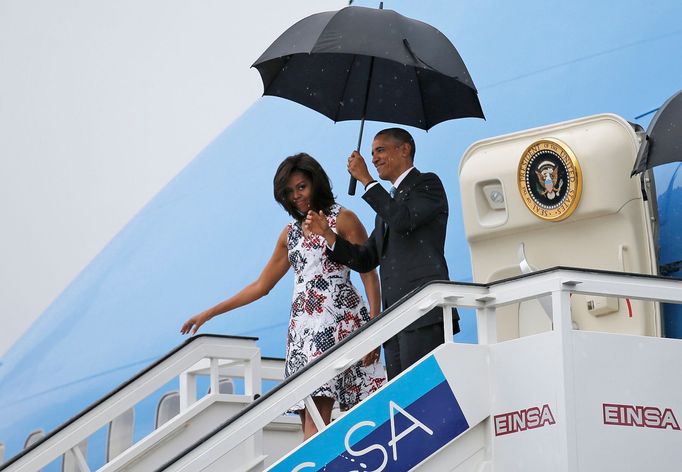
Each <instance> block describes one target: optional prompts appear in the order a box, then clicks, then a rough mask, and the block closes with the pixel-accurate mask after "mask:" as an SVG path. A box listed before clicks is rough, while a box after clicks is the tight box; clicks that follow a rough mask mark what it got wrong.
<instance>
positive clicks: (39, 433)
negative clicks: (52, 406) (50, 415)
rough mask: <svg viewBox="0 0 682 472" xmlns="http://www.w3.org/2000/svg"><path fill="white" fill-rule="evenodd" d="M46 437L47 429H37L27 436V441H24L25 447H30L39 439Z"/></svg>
mask: <svg viewBox="0 0 682 472" xmlns="http://www.w3.org/2000/svg"><path fill="white" fill-rule="evenodd" d="M44 437H45V431H43V430H42V429H38V430H36V431H33V432H32V433H31V434H29V435H28V437H27V438H26V442H25V443H24V449H28V448H29V447H31V446H33V445H34V444H35V443H37V442H38V441H40V440H41V439H43V438H44Z"/></svg>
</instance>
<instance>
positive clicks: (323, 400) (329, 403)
mask: <svg viewBox="0 0 682 472" xmlns="http://www.w3.org/2000/svg"><path fill="white" fill-rule="evenodd" d="M313 402H315V406H316V407H317V411H319V412H320V416H321V417H322V420H323V421H324V424H329V421H330V420H331V418H332V408H334V399H332V398H329V397H313ZM299 415H301V426H303V440H304V441H305V440H307V439H308V438H309V437H311V436H312V435H314V434H315V433H317V427H316V426H315V423H313V417H312V416H311V415H310V414H309V413H308V411H307V410H306V409H305V408H304V409H303V410H300V411H299Z"/></svg>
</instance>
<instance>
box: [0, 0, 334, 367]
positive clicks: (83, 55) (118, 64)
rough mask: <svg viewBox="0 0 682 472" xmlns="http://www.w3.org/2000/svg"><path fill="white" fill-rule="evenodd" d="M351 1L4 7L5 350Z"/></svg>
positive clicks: (0, 305)
mask: <svg viewBox="0 0 682 472" xmlns="http://www.w3.org/2000/svg"><path fill="white" fill-rule="evenodd" d="M345 4H346V2H341V1H338V0H335V1H332V0H324V1H316V2H309V1H303V0H295V1H287V2H277V1H275V0H266V1H260V2H232V1H230V2H225V1H218V0H201V1H187V0H185V1H182V0H116V1H111V0H110V1H103V0H87V1H86V0H81V1H78V0H64V1H58V2H55V1H53V0H0V323H2V329H0V355H2V354H3V353H4V352H6V351H7V349H8V348H9V347H10V346H11V344H12V343H13V342H14V341H15V340H16V339H17V337H19V336H20V335H21V334H22V333H23V332H24V331H25V330H26V329H27V328H28V327H29V326H30V324H31V323H32V322H33V321H34V320H35V319H36V318H37V317H38V315H40V313H41V312H42V311H43V310H44V309H45V308H46V307H47V306H48V305H49V304H50V302H51V301H52V300H54V299H55V298H56V297H57V296H58V295H59V294H60V293H61V291H62V290H63V289H64V288H65V287H66V286H67V285H68V283H69V282H70V281H71V280H72V279H73V278H74V277H75V276H76V275H77V274H78V273H79V272H80V271H81V270H82V269H83V268H84V267H85V266H86V265H87V264H88V263H89V262H90V260H92V258H93V257H94V256H95V255H96V254H97V253H98V252H99V251H100V250H101V249H102V248H103V247H104V246H105V245H106V244H107V242H108V241H109V240H110V239H111V238H112V237H113V236H114V235H115V234H116V233H117V232H118V231H119V230H120V229H121V228H122V227H123V226H125V224H126V223H127V222H128V221H129V220H130V218H131V217H133V216H134V215H135V213H136V212H137V211H139V210H140V209H141V208H142V206H143V205H144V204H145V203H147V202H148V201H149V199H150V198H152V197H153V196H154V195H155V194H156V193H157V192H158V191H159V190H160V189H161V188H163V186H164V185H165V184H166V183H167V182H168V181H169V180H170V179H171V178H173V177H174V176H175V175H176V174H177V173H178V172H179V171H180V170H182V168H183V167H184V166H185V165H186V164H188V163H189V162H190V161H191V160H192V158H193V157H195V156H196V155H197V153H199V152H200V151H201V150H202V149H203V148H204V147H205V146H206V145H207V144H208V143H210V142H211V140H212V139H213V138H214V137H215V136H217V135H218V133H220V131H222V130H223V129H224V128H225V127H227V126H228V125H229V124H230V123H231V122H232V121H233V120H234V119H235V118H237V117H238V116H239V115H240V114H241V113H243V112H244V111H245V110H246V109H247V108H248V107H249V106H250V105H251V104H252V103H253V102H254V101H255V100H256V99H257V98H258V97H259V96H260V94H261V92H262V85H261V81H260V78H259V76H258V73H257V72H256V71H255V70H254V69H250V68H249V67H250V65H251V64H252V63H253V61H254V60H255V59H256V58H257V57H258V56H259V55H260V53H261V52H262V51H263V50H264V49H265V48H266V47H267V46H268V45H269V44H270V43H271V42H272V41H273V40H274V39H275V38H276V37H277V36H279V34H280V33H282V32H283V31H284V30H285V29H286V28H287V27H288V26H290V25H291V24H293V23H294V22H296V21H297V20H299V19H301V18H303V17H305V16H307V15H309V14H311V13H315V12H318V11H324V10H333V9H338V8H341V7H343V6H344V5H345Z"/></svg>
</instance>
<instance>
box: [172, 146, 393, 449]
mask: <svg viewBox="0 0 682 472" xmlns="http://www.w3.org/2000/svg"><path fill="white" fill-rule="evenodd" d="M273 184H274V194H275V200H277V201H278V202H279V203H280V204H281V205H282V206H283V207H284V209H285V210H286V211H287V212H288V213H289V214H290V215H291V216H292V217H293V220H292V221H291V222H290V223H289V224H288V225H287V226H286V227H285V228H284V230H283V231H282V232H281V233H280V236H279V238H278V240H277V245H276V247H275V251H274V253H273V255H272V257H271V258H270V260H269V261H268V263H267V264H266V266H265V268H264V269H263V271H262V272H261V274H260V276H259V277H258V279H257V280H256V281H254V282H252V283H251V284H249V285H247V286H246V287H244V288H243V289H242V290H241V291H240V292H238V293H237V294H236V295H234V296H233V297H231V298H229V299H227V300H225V301H223V302H221V303H218V304H217V305H215V306H214V307H212V308H209V309H208V310H205V311H203V312H201V313H199V314H198V315H195V316H193V317H192V318H190V319H188V320H187V321H186V322H185V323H184V324H183V326H182V328H181V332H182V333H189V332H191V333H192V334H194V333H196V332H197V330H198V329H199V327H200V326H201V325H202V324H204V323H205V322H206V321H208V320H209V319H211V318H213V317H214V316H217V315H219V314H222V313H225V312H227V311H230V310H233V309H235V308H238V307H240V306H244V305H246V304H248V303H251V302H253V301H255V300H257V299H259V298H261V297H263V296H264V295H266V294H267V293H268V292H269V291H270V290H271V289H272V288H273V287H274V286H275V284H276V283H277V282H278V281H279V280H280V279H281V278H282V277H284V274H286V272H287V271H288V270H289V267H293V268H294V277H295V280H294V295H293V301H292V306H291V318H290V320H289V332H288V339H287V349H286V351H287V352H286V366H285V376H286V377H289V376H291V375H293V374H295V373H296V372H298V371H299V370H300V369H301V368H302V367H304V366H305V365H307V364H308V363H309V362H310V361H312V360H313V359H315V358H317V357H319V356H321V355H322V353H324V352H325V351H326V350H328V349H329V348H330V347H332V346H334V345H335V344H336V343H337V342H339V341H340V340H342V339H343V338H344V337H346V336H347V335H348V334H350V333H351V332H353V331H354V330H356V329H358V328H359V327H360V326H362V325H363V324H364V323H366V322H367V321H369V319H370V318H372V317H374V316H376V315H377V314H378V313H379V311H380V306H381V301H380V297H379V280H378V278H377V275H376V272H375V271H372V272H368V273H365V274H361V275H360V276H361V279H362V283H363V285H364V286H365V291H366V293H367V298H368V300H369V309H368V307H367V305H366V304H365V302H364V300H363V299H362V297H361V295H360V294H359V292H358V291H357V290H356V288H355V287H354V286H353V284H352V283H351V281H350V271H349V269H348V268H347V267H345V266H342V265H339V264H337V263H335V262H332V261H330V260H329V259H328V258H327V255H326V242H325V240H324V238H322V237H321V236H317V235H315V234H312V233H310V234H309V233H308V232H307V231H306V230H304V229H303V228H302V226H301V225H302V222H303V220H304V219H305V216H306V214H307V213H308V211H315V212H320V211H322V212H323V213H324V215H325V216H326V217H327V223H328V224H329V226H330V227H331V228H332V229H334V231H336V232H337V233H338V234H340V235H342V236H343V237H344V238H345V239H347V240H349V241H351V242H354V243H356V244H362V243H363V242H364V241H365V240H367V232H366V231H365V228H364V227H363V226H362V223H360V220H359V219H358V218H357V216H355V214H353V213H352V212H351V211H349V210H347V209H345V208H342V207H340V206H339V205H337V204H336V203H335V201H334V196H333V194H332V191H331V185H330V183H329V178H328V177H327V174H326V173H325V172H324V170H323V169H322V167H321V166H320V164H319V163H318V162H317V161H316V160H315V159H313V158H312V157H310V156H309V155H307V154H305V153H301V154H297V155H295V156H291V157H288V158H286V159H285V160H284V161H283V162H282V163H281V164H280V166H279V168H278V169H277V172H276V174H275V178H274V182H273ZM384 381H385V372H384V368H383V366H382V365H381V364H380V363H379V348H377V349H376V350H375V351H373V352H371V353H369V354H368V355H367V356H365V357H364V359H362V360H361V361H358V362H357V363H356V364H354V365H352V366H351V367H349V368H348V369H347V370H346V371H344V372H343V373H341V374H339V375H338V376H337V377H335V378H334V379H332V380H331V381H330V382H328V383H327V384H325V385H323V386H321V387H320V388H319V389H317V390H316V391H315V392H313V394H312V397H313V400H314V402H315V405H316V406H317V409H318V410H319V412H320V415H321V416H322V418H323V420H324V421H325V423H329V421H330V418H331V412H332V408H333V405H334V401H337V402H338V403H339V407H340V408H341V410H346V409H348V408H351V407H352V406H354V405H355V404H356V403H358V402H359V401H361V400H362V399H363V398H365V397H366V396H367V395H369V394H370V393H372V392H374V391H375V390H377V389H378V388H379V387H380V386H381V385H382V384H383V383H384ZM294 409H296V410H299V413H300V415H301V422H302V425H303V434H304V438H305V439H307V438H309V437H310V436H312V435H313V434H315V432H317V429H316V428H315V425H314V423H313V421H312V418H311V416H310V414H309V413H308V412H307V411H306V410H305V408H304V407H303V405H302V403H301V404H299V405H297V406H295V407H294Z"/></svg>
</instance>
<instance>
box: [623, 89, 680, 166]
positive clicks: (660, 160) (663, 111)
mask: <svg viewBox="0 0 682 472" xmlns="http://www.w3.org/2000/svg"><path fill="white" fill-rule="evenodd" d="M675 161H682V90H680V91H679V92H677V93H676V94H675V95H673V96H672V97H670V98H669V99H668V100H667V101H666V102H665V103H664V104H663V105H662V106H661V108H659V109H658V111H657V112H656V114H655V115H654V118H653V119H652V120H651V123H650V124H649V128H647V132H646V139H645V140H644V142H643V143H642V145H641V146H640V147H639V152H638V153H637V159H636V160H635V165H634V167H633V168H632V174H630V176H633V175H635V174H637V173H639V172H644V171H645V170H647V169H650V168H652V167H654V166H658V165H661V164H667V163H668V162H675Z"/></svg>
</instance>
